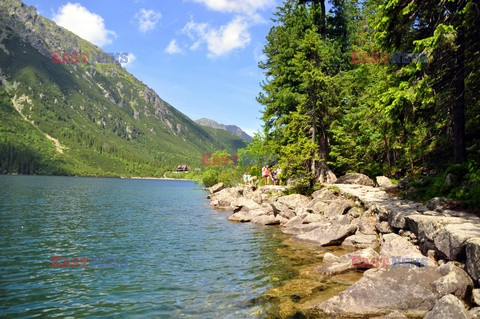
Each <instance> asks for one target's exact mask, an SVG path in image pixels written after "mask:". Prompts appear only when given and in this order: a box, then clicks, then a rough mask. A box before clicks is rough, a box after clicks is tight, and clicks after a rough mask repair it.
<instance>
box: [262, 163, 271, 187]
mask: <svg viewBox="0 0 480 319" xmlns="http://www.w3.org/2000/svg"><path fill="white" fill-rule="evenodd" d="M262 177H263V178H264V185H268V180H269V178H270V168H269V167H268V165H265V166H264V167H262Z"/></svg>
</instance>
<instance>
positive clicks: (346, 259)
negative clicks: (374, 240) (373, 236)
mask: <svg viewBox="0 0 480 319" xmlns="http://www.w3.org/2000/svg"><path fill="white" fill-rule="evenodd" d="M378 266H379V255H378V253H377V252H376V251H375V250H373V249H372V248H366V249H362V250H358V251H355V252H353V253H349V254H345V255H342V256H339V257H338V256H335V255H333V254H331V253H326V254H325V255H324V256H323V265H322V266H320V269H319V270H320V272H321V273H322V274H324V275H334V274H339V273H342V272H344V271H346V270H348V269H352V268H356V269H368V268H373V267H376V268H378Z"/></svg>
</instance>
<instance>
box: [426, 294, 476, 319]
mask: <svg viewBox="0 0 480 319" xmlns="http://www.w3.org/2000/svg"><path fill="white" fill-rule="evenodd" d="M440 318H445V319H450V318H452V319H470V315H469V314H468V312H467V310H466V309H465V305H464V304H463V302H462V301H460V300H459V299H458V298H457V297H455V296H454V295H446V296H444V297H442V298H441V299H440V300H439V301H438V302H437V303H436V305H435V307H433V309H432V310H431V311H429V312H428V313H427V315H426V316H425V318H424V319H440Z"/></svg>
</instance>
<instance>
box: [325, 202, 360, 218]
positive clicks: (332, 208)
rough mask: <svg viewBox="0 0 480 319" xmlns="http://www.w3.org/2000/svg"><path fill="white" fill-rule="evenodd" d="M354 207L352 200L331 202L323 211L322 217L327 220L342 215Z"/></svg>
mask: <svg viewBox="0 0 480 319" xmlns="http://www.w3.org/2000/svg"><path fill="white" fill-rule="evenodd" d="M353 205H354V203H353V201H352V200H343V199H339V200H333V201H331V202H330V203H329V205H328V207H327V208H326V209H325V211H324V216H325V217H327V218H330V217H333V216H338V215H343V214H345V213H346V212H348V210H349V209H350V208H352V207H353Z"/></svg>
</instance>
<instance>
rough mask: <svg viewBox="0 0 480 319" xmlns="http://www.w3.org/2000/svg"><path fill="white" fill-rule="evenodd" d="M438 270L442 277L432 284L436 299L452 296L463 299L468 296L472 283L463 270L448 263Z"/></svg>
mask: <svg viewBox="0 0 480 319" xmlns="http://www.w3.org/2000/svg"><path fill="white" fill-rule="evenodd" d="M438 270H439V271H440V273H441V274H442V275H444V276H443V277H442V278H439V279H437V280H435V281H434V282H433V283H432V287H433V289H434V291H435V292H436V293H437V295H438V297H443V296H445V295H448V294H453V295H455V296H456V297H458V298H460V299H464V298H466V296H467V295H469V294H470V292H471V290H472V288H473V281H472V279H471V278H470V277H469V276H468V274H467V273H466V272H465V271H464V270H463V269H461V268H460V267H457V266H455V265H454V264H453V263H452V262H449V263H447V264H445V265H441V266H440V267H439V268H438Z"/></svg>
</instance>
